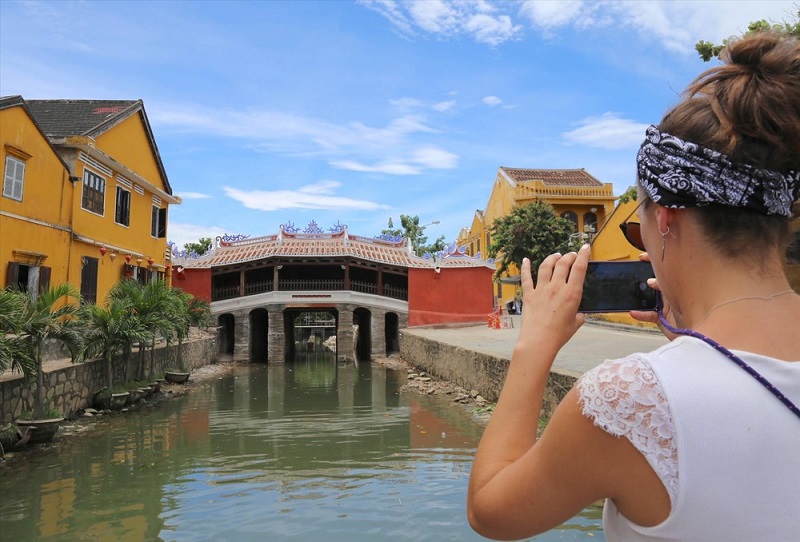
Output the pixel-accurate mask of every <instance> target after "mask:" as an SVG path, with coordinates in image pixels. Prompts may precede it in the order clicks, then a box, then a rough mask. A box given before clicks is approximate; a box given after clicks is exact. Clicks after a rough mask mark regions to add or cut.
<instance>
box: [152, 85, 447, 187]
mask: <svg viewBox="0 0 800 542" xmlns="http://www.w3.org/2000/svg"><path fill="white" fill-rule="evenodd" d="M395 102H396V103H398V104H402V105H412V104H416V103H421V102H419V101H417V100H414V99H412V98H400V99H399V100H395ZM454 104H455V102H454V101H448V102H439V103H438V104H435V105H434V106H431V107H433V108H434V109H435V108H438V109H439V110H440V111H446V110H448V109H450V108H452V107H454ZM152 111H153V112H152V113H151V114H150V118H151V121H152V122H153V124H158V125H159V126H160V128H162V129H168V128H171V129H173V130H176V131H179V132H191V133H199V134H207V135H209V136H211V137H219V136H223V137H229V138H240V139H245V140H249V141H250V147H251V148H254V149H255V150H264V151H268V152H282V153H287V154H295V155H304V156H313V155H318V156H323V157H328V158H329V159H330V163H331V164H332V165H334V166H336V167H339V168H342V169H349V170H352V171H364V172H384V173H390V174H393V175H416V174H418V173H421V170H420V167H409V166H407V165H406V164H405V163H404V161H398V160H396V159H394V158H391V157H393V156H398V155H400V156H402V155H403V154H405V155H409V154H411V153H412V152H413V151H414V149H415V148H416V146H417V143H416V141H415V136H417V135H418V134H437V133H439V131H438V130H436V129H434V128H431V127H430V126H428V125H427V123H426V119H425V117H424V116H422V115H412V114H407V115H402V116H399V117H397V118H395V119H393V120H392V121H390V122H389V123H388V124H387V125H386V126H383V127H375V126H368V125H366V124H364V123H362V122H351V123H347V124H341V125H337V124H333V123H330V122H327V121H324V120H321V119H316V118H306V117H302V116H299V115H292V114H288V113H283V112H276V111H264V110H256V109H253V110H250V111H235V110H229V111H222V112H220V111H210V110H202V109H201V108H199V107H197V108H185V107H184V108H182V109H181V108H179V107H170V106H166V105H161V104H156V105H155V106H154V107H153V108H152ZM369 163H372V164H375V165H372V166H367V165H364V164H369ZM417 166H425V163H422V164H417Z"/></svg>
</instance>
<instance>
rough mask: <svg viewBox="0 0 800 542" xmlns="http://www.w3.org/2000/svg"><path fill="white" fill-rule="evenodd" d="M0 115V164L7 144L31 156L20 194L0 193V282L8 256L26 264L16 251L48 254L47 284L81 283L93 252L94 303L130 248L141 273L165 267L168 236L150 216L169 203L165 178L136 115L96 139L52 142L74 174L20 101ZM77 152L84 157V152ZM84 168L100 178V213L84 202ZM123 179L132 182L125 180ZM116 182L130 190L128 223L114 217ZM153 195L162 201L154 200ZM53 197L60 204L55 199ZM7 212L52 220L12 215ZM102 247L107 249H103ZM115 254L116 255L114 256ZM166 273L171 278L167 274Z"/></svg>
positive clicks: (0, 283) (3, 281)
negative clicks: (157, 233)
mask: <svg viewBox="0 0 800 542" xmlns="http://www.w3.org/2000/svg"><path fill="white" fill-rule="evenodd" d="M0 115H2V117H0V127H2V142H3V145H4V147H3V165H4V164H5V155H6V152H7V151H6V145H9V146H12V147H14V148H18V149H20V151H23V152H24V153H26V154H27V155H30V158H29V159H28V160H27V161H26V170H25V186H24V193H23V201H22V202H21V203H20V202H16V201H14V200H11V199H9V198H0V200H2V201H0V211H3V214H0V287H5V285H6V283H7V280H8V273H7V270H8V263H7V262H9V261H20V262H21V263H29V262H26V261H23V260H21V259H20V257H19V255H15V253H14V251H15V250H16V251H18V252H19V251H21V250H24V251H28V252H34V253H39V254H46V255H47V259H46V260H45V261H44V263H43V264H42V265H46V266H48V267H51V268H52V275H51V279H50V284H51V285H56V284H60V283H63V282H69V283H71V284H72V285H74V286H75V287H76V288H78V289H80V286H81V270H82V268H83V266H84V264H85V261H86V260H85V258H96V259H97V260H98V268H97V269H98V273H97V301H98V302H102V301H103V300H104V299H105V296H106V294H107V292H108V291H109V289H110V288H111V287H112V286H113V285H114V284H115V283H116V282H118V281H119V280H120V279H121V278H122V277H123V266H124V265H125V263H126V259H125V256H126V255H128V254H129V255H130V256H131V260H130V264H131V265H140V266H141V267H142V272H148V273H149V272H151V271H161V272H164V271H165V267H166V265H167V264H168V263H169V262H168V261H167V259H166V256H165V254H166V246H167V240H166V237H162V238H156V237H153V236H152V235H151V216H152V209H153V207H154V206H158V207H160V208H167V207H168V205H169V202H168V201H166V198H167V196H166V194H164V193H163V192H164V187H165V182H164V179H162V177H161V174H160V172H159V169H158V165H157V161H156V157H155V155H154V154H153V151H152V148H151V146H150V143H149V140H148V137H147V132H146V130H145V125H144V123H143V119H142V117H141V116H140V115H139V114H134V115H132V116H131V117H129V118H127V119H126V120H124V121H123V122H121V123H119V124H117V125H116V126H114V127H112V128H110V129H109V130H108V131H106V132H104V133H103V134H102V135H100V136H99V137H98V138H97V139H96V140H92V139H91V138H86V137H76V138H68V139H67V142H66V143H65V144H64V145H59V146H58V147H56V151H57V152H58V153H59V154H60V155H61V156H62V157H63V158H64V160H65V161H66V162H67V165H68V166H69V167H70V168H71V173H70V172H69V171H67V170H66V169H65V167H64V165H63V164H62V162H61V161H59V159H58V157H57V155H56V154H55V152H54V150H53V148H52V147H50V146H49V145H48V143H47V140H46V139H45V138H44V136H43V135H42V134H41V133H40V132H39V131H38V129H37V128H36V125H35V124H34V123H33V121H32V120H31V119H30V117H28V115H27V113H26V112H25V110H24V109H23V108H22V107H13V108H8V109H4V110H2V111H0ZM81 152H82V153H83V154H84V155H86V156H88V157H89V159H88V160H87V159H81V158H80V154H81ZM98 164H99V165H98ZM86 170H88V171H92V172H93V173H95V174H97V175H99V176H100V177H102V178H103V179H105V195H104V200H103V201H104V209H103V213H102V214H98V213H94V212H91V211H88V210H86V209H83V208H82V196H83V178H84V171H86ZM131 172H134V173H135V174H136V175H134V174H132V173H131ZM70 175H72V176H73V178H77V180H76V181H75V182H74V183H73V182H70V180H69V178H70ZM120 176H122V179H120ZM137 176H138V177H137ZM125 180H127V181H129V182H130V183H132V185H131V186H130V187H129V186H125V185H124V181H125ZM145 181H146V182H145ZM148 183H149V184H150V185H153V186H154V187H156V188H157V189H159V190H160V191H161V193H154V192H156V191H154V190H153V188H152V187H151V186H148ZM117 186H121V187H123V188H124V189H125V190H127V191H128V192H130V220H129V225H128V226H125V225H123V224H117V223H116V222H115V211H116V193H117ZM137 186H138V187H139V189H140V190H139V191H138V192H137V189H136V187H137ZM139 192H142V193H139ZM154 196H156V197H158V198H159V199H160V200H161V202H160V203H154V202H153V197H154ZM54 198H57V200H58V204H54ZM9 213H13V214H17V215H20V216H24V217H28V218H33V219H35V220H36V221H42V222H47V223H48V224H52V225H54V226H55V227H48V226H41V225H38V224H36V223H34V222H32V221H31V220H27V221H26V220H20V219H16V218H13V217H9V216H8V214H9ZM101 247H105V248H106V251H105V255H103V254H102V253H101ZM112 255H114V256H116V258H115V259H114V261H112ZM149 258H152V259H153V267H150V265H149V264H148V261H147V260H148V259H149ZM137 260H140V262H138V263H137ZM166 278H167V280H169V274H167V277H166Z"/></svg>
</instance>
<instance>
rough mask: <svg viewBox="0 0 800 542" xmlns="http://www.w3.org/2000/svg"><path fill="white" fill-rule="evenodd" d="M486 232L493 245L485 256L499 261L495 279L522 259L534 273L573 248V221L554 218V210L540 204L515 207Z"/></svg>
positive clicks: (538, 202)
mask: <svg viewBox="0 0 800 542" xmlns="http://www.w3.org/2000/svg"><path fill="white" fill-rule="evenodd" d="M489 232H490V234H491V239H492V242H491V244H490V245H489V249H488V256H489V257H490V258H498V259H499V262H500V268H499V269H498V270H497V273H496V275H495V276H496V278H497V279H499V278H500V277H501V276H502V275H503V274H504V273H506V272H507V271H508V269H509V267H510V266H511V265H512V264H515V265H519V264H520V263H521V262H522V259H523V258H529V259H530V260H531V269H533V270H534V273H535V272H536V270H537V269H538V267H539V264H540V263H541V262H542V260H544V259H545V258H546V257H547V256H549V255H550V254H552V253H554V252H562V253H563V252H568V251H570V250H574V249H575V248H576V247H575V242H574V241H572V239H571V236H572V234H573V233H574V232H573V224H572V222H570V221H569V220H566V219H564V218H560V217H558V216H556V213H555V211H554V210H553V207H552V206H551V205H550V204H548V203H546V202H543V201H535V202H534V203H531V204H529V205H523V206H518V207H515V208H514V210H513V211H512V212H511V213H510V214H509V215H507V216H504V217H502V218H498V219H497V220H495V221H494V224H492V227H491V228H490V230H489Z"/></svg>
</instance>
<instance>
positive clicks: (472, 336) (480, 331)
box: [402, 316, 668, 377]
mask: <svg viewBox="0 0 800 542" xmlns="http://www.w3.org/2000/svg"><path fill="white" fill-rule="evenodd" d="M510 318H511V321H512V322H513V325H514V327H513V328H506V329H492V328H489V327H488V326H486V325H478V326H468V327H450V328H410V329H404V330H403V331H402V333H410V334H413V335H417V336H419V337H423V338H426V339H430V340H434V341H439V342H443V343H446V344H452V345H456V346H460V347H461V348H465V349H467V350H473V351H475V352H479V353H482V354H488V355H491V356H495V357H498V358H501V359H507V360H510V359H511V352H512V351H513V349H514V344H515V343H516V341H517V338H518V337H519V326H520V318H521V317H520V316H510ZM667 342H668V341H667V339H666V338H665V337H664V336H663V335H662V334H661V333H660V332H659V331H658V330H655V329H646V328H638V327H635V326H625V325H617V324H608V323H603V322H592V321H587V322H586V323H585V324H584V325H583V326H582V327H581V328H580V329H579V330H578V333H576V334H575V336H574V337H573V338H572V340H570V342H569V343H567V344H566V345H565V346H564V348H562V349H561V352H559V354H558V356H557V357H556V360H555V362H554V363H553V368H554V369H555V370H557V371H558V372H561V373H564V374H569V375H572V376H576V377H577V376H580V375H582V374H583V373H585V372H586V371H588V370H589V369H591V368H593V367H595V366H597V365H599V364H600V363H602V362H603V361H604V360H606V359H614V358H620V357H624V356H627V355H628V354H632V353H634V352H649V351H651V350H655V349H656V348H658V347H659V346H661V345H664V344H666V343H667Z"/></svg>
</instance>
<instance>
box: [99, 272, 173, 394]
mask: <svg viewBox="0 0 800 542" xmlns="http://www.w3.org/2000/svg"><path fill="white" fill-rule="evenodd" d="M111 299H118V300H120V301H122V302H123V303H124V304H126V306H127V307H128V310H129V311H130V312H131V313H132V314H134V315H136V318H137V319H138V320H139V323H140V325H141V327H142V330H143V332H144V337H143V338H142V340H141V341H140V343H139V344H140V345H143V346H140V347H139V353H140V354H139V360H140V365H139V375H138V377H139V378H140V379H141V380H144V378H145V352H146V351H147V349H149V350H150V367H149V369H148V370H147V376H148V378H150V379H152V378H153V372H154V362H155V360H154V357H155V352H154V351H155V344H156V339H157V338H158V337H159V336H161V337H163V338H164V339H166V340H170V339H171V338H172V337H173V336H174V333H175V326H176V324H175V322H174V321H173V320H172V312H173V311H172V303H173V302H172V300H171V296H170V288H169V286H167V284H166V282H164V281H163V280H154V281H150V282H148V283H147V285H145V286H142V285H141V284H139V283H138V282H136V281H133V280H122V281H120V282H118V283H117V284H115V285H114V287H113V288H112V289H111V291H110V292H109V300H111Z"/></svg>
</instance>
